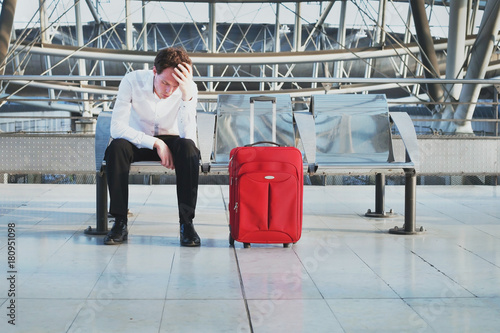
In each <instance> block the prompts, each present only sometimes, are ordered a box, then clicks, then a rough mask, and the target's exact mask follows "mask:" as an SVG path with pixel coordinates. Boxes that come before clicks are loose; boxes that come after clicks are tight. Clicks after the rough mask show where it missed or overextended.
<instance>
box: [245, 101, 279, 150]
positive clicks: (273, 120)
mask: <svg viewBox="0 0 500 333" xmlns="http://www.w3.org/2000/svg"><path fill="white" fill-rule="evenodd" d="M254 102H271V103H273V114H272V127H271V130H272V140H273V141H272V142H274V141H276V97H274V96H265V95H261V96H251V97H250V142H253V140H254V130H255V120H254V118H255V111H254Z"/></svg>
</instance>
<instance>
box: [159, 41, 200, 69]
mask: <svg viewBox="0 0 500 333" xmlns="http://www.w3.org/2000/svg"><path fill="white" fill-rule="evenodd" d="M183 62H185V63H188V64H189V65H192V61H191V58H189V56H188V54H187V53H186V51H185V50H183V49H180V48H176V47H167V48H165V49H161V50H160V51H158V53H157V54H156V58H155V62H154V66H155V67H156V72H157V73H161V72H163V70H164V69H165V68H168V67H177V65H178V64H180V63H183Z"/></svg>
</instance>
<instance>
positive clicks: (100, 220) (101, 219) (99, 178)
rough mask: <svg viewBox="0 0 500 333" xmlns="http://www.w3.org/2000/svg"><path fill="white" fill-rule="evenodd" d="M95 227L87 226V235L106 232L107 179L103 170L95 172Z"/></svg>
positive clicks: (104, 233)
mask: <svg viewBox="0 0 500 333" xmlns="http://www.w3.org/2000/svg"><path fill="white" fill-rule="evenodd" d="M95 179H96V227H95V228H92V227H91V226H89V227H88V228H87V229H86V230H85V234H87V235H106V234H107V233H108V181H107V179H106V173H105V172H97V173H96V177H95Z"/></svg>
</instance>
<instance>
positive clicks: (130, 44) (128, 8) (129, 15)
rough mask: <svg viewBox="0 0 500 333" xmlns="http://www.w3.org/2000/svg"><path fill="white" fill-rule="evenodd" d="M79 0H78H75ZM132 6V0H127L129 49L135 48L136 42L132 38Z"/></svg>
mask: <svg viewBox="0 0 500 333" xmlns="http://www.w3.org/2000/svg"><path fill="white" fill-rule="evenodd" d="M75 1H78V0H75ZM130 6H132V4H131V1H130V0H125V38H126V43H127V44H126V46H127V50H133V49H134V45H133V44H134V42H133V38H132V30H133V28H134V27H133V25H132V17H131V15H132V10H131V8H130Z"/></svg>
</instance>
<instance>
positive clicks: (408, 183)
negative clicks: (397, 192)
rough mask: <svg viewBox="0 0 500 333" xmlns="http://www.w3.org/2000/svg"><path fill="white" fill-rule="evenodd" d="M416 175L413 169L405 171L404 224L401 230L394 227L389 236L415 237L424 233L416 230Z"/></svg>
mask: <svg viewBox="0 0 500 333" xmlns="http://www.w3.org/2000/svg"><path fill="white" fill-rule="evenodd" d="M416 204H417V173H416V172H415V169H405V220H404V221H405V223H404V225H403V228H399V227H394V228H392V229H390V230H389V233H391V234H398V235H415V234H418V233H421V232H424V231H425V229H424V228H423V227H420V228H419V229H418V230H417V228H416V217H417V210H416V208H417V207H416Z"/></svg>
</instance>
